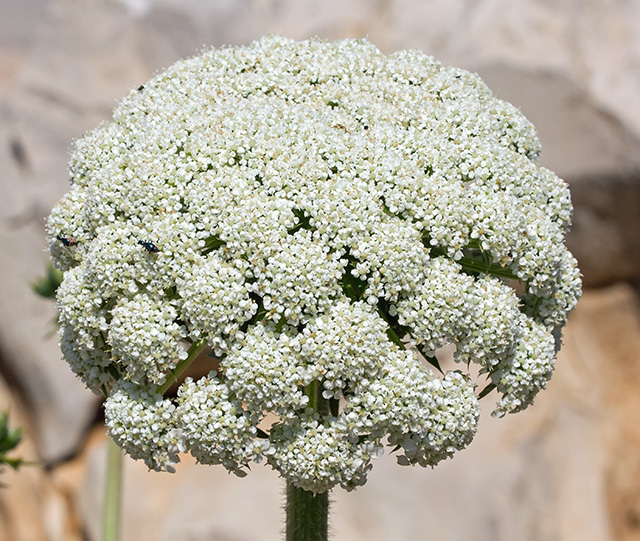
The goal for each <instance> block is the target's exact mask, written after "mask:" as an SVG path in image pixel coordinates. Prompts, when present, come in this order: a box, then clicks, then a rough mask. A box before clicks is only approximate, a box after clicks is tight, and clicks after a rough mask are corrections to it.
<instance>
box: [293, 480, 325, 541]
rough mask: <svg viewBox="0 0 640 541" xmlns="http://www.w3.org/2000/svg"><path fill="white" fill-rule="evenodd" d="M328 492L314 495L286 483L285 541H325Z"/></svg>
mask: <svg viewBox="0 0 640 541" xmlns="http://www.w3.org/2000/svg"><path fill="white" fill-rule="evenodd" d="M328 524H329V492H328V491H327V492H323V493H322V494H314V493H313V492H309V491H307V490H303V489H301V488H298V487H295V486H293V485H292V484H291V483H287V536H286V541H327V539H328V535H329V533H328V530H329V527H328Z"/></svg>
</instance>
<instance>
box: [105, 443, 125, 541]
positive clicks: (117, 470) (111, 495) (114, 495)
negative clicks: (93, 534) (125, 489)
mask: <svg viewBox="0 0 640 541" xmlns="http://www.w3.org/2000/svg"><path fill="white" fill-rule="evenodd" d="M106 475H107V477H106V480H105V491H104V503H103V506H102V541H118V539H119V538H120V504H121V502H120V500H121V494H122V450H121V449H120V447H118V445H117V444H116V442H114V441H113V440H112V439H111V438H108V443H107V472H106Z"/></svg>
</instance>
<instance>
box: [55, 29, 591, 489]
mask: <svg viewBox="0 0 640 541" xmlns="http://www.w3.org/2000/svg"><path fill="white" fill-rule="evenodd" d="M539 150H540V147H539V142H538V139H537V137H536V134H535V132H534V128H533V126H532V125H531V124H530V123H529V122H528V121H527V120H526V119H525V118H524V117H523V116H522V114H521V113H520V112H519V111H518V110H517V109H516V108H515V107H513V106H511V105H509V104H508V103H505V102H503V101H500V100H498V99H496V98H495V97H494V96H493V95H492V93H491V92H490V91H489V90H488V89H487V87H486V86H485V85H484V84H483V82H482V81H481V80H480V79H479V78H478V77H477V76H475V75H473V74H470V73H467V72H466V71H463V70H459V69H454V68H448V67H443V66H442V65H440V64H439V63H438V62H437V61H436V60H434V59H433V58H430V57H428V56H425V55H424V54H422V53H420V52H416V51H402V52H398V53H394V54H392V55H389V56H385V55H383V54H381V53H380V52H379V51H378V50H377V49H376V48H375V47H374V46H372V45H371V44H370V43H368V42H367V41H362V40H360V41H357V40H344V41H339V42H336V43H325V42H322V41H318V40H311V41H305V42H294V41H291V40H288V39H284V38H279V37H267V38H264V39H262V40H260V41H257V42H255V43H253V44H252V45H250V46H248V47H239V48H228V49H221V50H212V51H209V52H206V53H204V54H203V55H202V56H199V57H197V58H192V59H189V60H185V61H182V62H179V63H177V64H176V65H174V66H173V67H171V68H169V69H168V70H167V71H166V72H164V73H161V74H159V75H157V76H156V77H154V78H153V79H151V80H150V81H149V82H147V83H145V84H144V85H143V86H141V87H140V88H138V89H137V90H133V91H131V92H130V93H129V95H128V96H127V97H126V98H125V99H124V100H123V101H122V103H121V104H120V106H119V107H118V108H117V109H116V110H115V112H114V120H113V122H112V123H109V124H105V125H102V126H101V127H99V128H98V129H96V130H95V131H93V132H91V133H89V134H88V135H87V136H85V137H84V138H83V139H81V140H79V141H78V142H77V143H76V146H75V150H74V153H73V156H72V159H71V165H70V170H71V181H72V186H71V190H70V191H69V192H68V193H67V194H66V195H65V196H64V197H63V198H62V199H61V200H60V202H59V203H58V204H57V206H56V207H55V208H54V209H53V212H52V214H51V216H50V218H49V221H48V233H49V239H50V245H51V253H52V257H53V260H54V262H55V265H56V266H57V267H58V268H59V269H61V270H63V271H65V274H64V281H63V283H62V285H61V286H60V288H59V290H58V307H59V311H60V323H61V330H60V340H61V345H62V350H63V352H64V356H65V358H66V360H67V361H68V362H69V364H70V365H71V367H72V368H73V370H74V371H75V372H76V373H77V374H78V375H79V376H80V377H81V378H82V379H83V380H84V381H85V383H86V384H87V385H88V386H89V387H90V388H91V389H93V390H95V391H99V390H101V391H102V392H104V393H105V394H106V395H107V401H106V419H107V424H108V426H109V431H110V434H111V435H112V436H113V437H114V438H115V439H116V440H117V442H118V443H119V444H120V445H121V446H122V447H124V449H126V450H127V451H128V452H129V453H130V454H131V455H132V456H134V457H135V458H141V459H143V460H145V462H146V463H147V464H148V465H149V467H151V468H154V469H163V468H164V469H172V468H173V464H175V463H176V462H177V461H178V453H179V452H180V451H190V452H191V453H192V454H193V455H194V456H195V457H196V458H197V459H198V460H199V461H200V462H203V463H208V464H217V463H221V464H223V465H224V466H225V467H226V468H228V469H229V470H231V471H234V472H236V473H238V474H243V473H244V469H245V468H246V466H247V464H248V463H249V462H250V461H251V460H257V459H260V458H266V459H267V461H268V462H269V463H270V464H271V465H272V466H273V467H274V468H276V469H277V470H278V471H280V472H281V473H282V475H284V476H285V477H286V478H287V479H288V480H289V481H290V482H291V483H293V484H295V485H296V486H299V487H301V488H304V489H306V490H311V491H314V492H322V491H324V490H327V489H329V488H331V487H332V486H334V485H336V484H340V485H342V486H343V487H345V488H354V487H355V486H357V485H360V484H362V483H364V482H365V480H366V474H367V473H368V471H369V470H370V468H371V459H372V458H374V457H376V456H378V455H379V454H380V453H381V450H382V447H383V445H384V444H385V442H386V443H389V444H391V445H393V446H395V447H397V450H398V451H399V452H400V456H399V462H400V463H402V464H416V463H417V464H421V465H423V466H426V465H434V464H436V463H437V462H438V461H440V460H442V459H444V458H446V457H449V456H451V455H452V454H453V453H454V452H455V451H456V450H457V449H460V448H462V447H464V446H465V445H467V444H468V443H469V441H470V440H471V439H472V437H473V434H474V433H475V430H476V422H477V417H478V401H477V396H476V395H477V392H476V390H475V385H474V383H473V382H472V381H471V380H470V378H469V377H468V376H467V375H465V374H464V371H465V370H463V369H466V365H467V364H468V363H470V362H474V363H479V364H480V365H481V370H482V372H484V373H487V375H488V378H489V383H490V385H492V386H495V388H496V389H497V391H498V393H499V395H500V398H499V401H498V404H497V406H496V408H495V413H496V414H497V415H501V414H503V413H506V412H513V411H518V410H521V409H524V408H525V407H527V406H528V405H529V404H530V403H531V402H532V400H533V398H534V396H535V395H536V393H537V392H538V391H539V390H540V389H542V388H543V387H544V386H545V384H546V382H547V381H548V379H549V377H550V375H551V372H552V369H553V363H554V358H555V354H556V351H557V349H558V347H559V330H560V328H561V327H562V326H563V325H564V323H565V321H566V317H567V314H568V312H569V311H570V310H571V309H572V308H573V307H574V306H575V304H576V302H577V299H578V297H579V294H580V279H579V272H578V270H577V268H576V264H575V260H574V258H573V257H572V256H571V254H570V253H569V252H568V251H567V250H566V248H565V246H564V237H565V233H566V231H567V228H568V226H569V221H570V215H571V202H570V198H569V192H568V189H567V186H566V184H565V183H564V182H563V181H562V180H560V179H559V178H558V177H557V176H556V175H555V174H553V173H552V172H551V171H549V170H547V169H545V168H544V167H541V166H540V165H539V164H538V162H537V156H538V152H539ZM445 344H455V346H456V354H455V355H456V358H457V359H458V360H459V361H461V363H460V365H459V367H460V370H459V371H450V372H448V373H446V374H445V375H444V376H442V377H438V376H436V375H435V374H434V372H432V370H431V369H430V368H429V367H428V364H427V361H428V362H430V363H432V364H434V365H437V361H436V359H435V357H434V352H435V350H436V349H438V348H440V347H441V346H443V345H445ZM207 345H208V346H209V347H211V348H212V351H213V353H212V355H213V356H215V357H217V359H218V362H216V364H215V365H214V364H212V366H215V368H216V370H217V372H216V373H211V374H210V375H209V376H207V377H203V378H200V379H198V380H197V381H193V380H192V379H190V378H188V379H186V380H185V381H184V382H182V383H180V386H179V388H178V392H177V396H175V397H168V396H165V391H166V390H167V388H168V387H169V385H170V384H171V383H172V382H173V381H174V380H175V379H177V372H181V371H182V370H183V369H184V368H185V367H186V366H187V364H188V363H189V362H190V361H191V360H192V359H193V358H194V357H195V355H196V354H197V353H198V351H200V349H202V348H204V347H205V346H207ZM187 349H188V351H187ZM212 363H214V361H213V360H212ZM317 385H319V388H320V392H321V395H322V399H323V400H325V401H327V402H328V405H329V406H328V410H327V411H322V410H320V409H318V408H316V407H314V404H315V402H314V400H315V399H316V398H317V397H316V396H315V395H314V393H313V392H312V389H313V388H314V386H317ZM268 414H272V417H270V418H271V419H275V424H273V425H271V426H270V428H269V429H268V430H266V429H265V430H261V429H259V428H258V423H259V422H261V421H262V420H263V419H264V418H265V417H266V416H267V415H268ZM273 415H275V417H274V416H273ZM261 426H262V425H261Z"/></svg>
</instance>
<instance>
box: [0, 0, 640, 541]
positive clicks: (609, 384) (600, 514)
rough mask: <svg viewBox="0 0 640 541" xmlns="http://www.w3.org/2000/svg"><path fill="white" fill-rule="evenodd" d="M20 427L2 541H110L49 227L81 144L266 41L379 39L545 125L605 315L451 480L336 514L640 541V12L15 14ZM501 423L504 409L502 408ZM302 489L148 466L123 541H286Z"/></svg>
mask: <svg viewBox="0 0 640 541" xmlns="http://www.w3.org/2000/svg"><path fill="white" fill-rule="evenodd" d="M0 14H1V16H0V190H1V191H0V299H1V302H0V409H6V408H7V407H10V409H11V416H10V422H11V424H12V425H16V424H21V425H23V426H24V427H25V429H26V431H27V434H26V436H25V439H24V443H23V444H21V446H20V447H19V448H18V452H17V453H16V455H21V456H23V457H25V458H27V459H31V460H38V461H39V465H38V466H28V467H24V468H22V469H21V470H20V471H19V472H18V473H14V472H11V471H5V472H3V473H2V475H1V476H0V481H1V482H3V483H5V484H7V485H8V487H6V488H1V489H0V541H40V540H43V541H44V540H46V541H63V540H64V541H68V540H70V541H80V540H85V539H86V540H91V541H93V540H97V539H98V538H99V525H100V505H101V498H102V484H103V477H104V462H105V460H104V455H105V446H104V443H105V440H104V428H103V427H102V425H101V419H100V404H99V401H98V399H97V398H96V397H94V396H93V395H91V394H90V393H89V392H88V391H86V390H85V389H84V388H83V386H82V385H81V384H80V383H79V382H78V381H76V380H75V378H74V376H73V375H72V374H71V372H70V370H69V369H68V368H67V365H66V364H65V363H64V362H62V361H61V360H60V354H59V351H58V348H57V345H56V340H55V336H54V334H53V333H54V328H55V327H54V323H53V321H54V317H55V312H54V307H53V303H51V302H50V301H46V300H43V299H40V298H38V297H36V296H35V295H34V294H33V293H32V291H31V284H32V283H33V282H34V281H35V280H36V278H38V277H39V276H41V275H42V274H43V272H44V268H45V264H46V262H47V254H46V252H45V251H44V250H45V248H46V246H45V242H44V228H43V224H44V218H45V216H47V215H48V213H49V209H50V208H51V206H52V205H53V204H54V203H55V201H56V200H57V199H58V198H59V197H60V196H61V195H62V194H63V193H64V192H65V191H66V190H67V186H68V184H67V182H68V181H67V172H66V163H67V159H68V151H69V148H70V144H71V142H72V141H73V140H74V139H77V138H79V137H81V136H82V134H83V133H84V132H85V131H86V130H88V129H90V128H92V127H94V126H96V125H97V124H98V123H100V122H101V121H103V120H106V119H108V118H109V117H110V113H111V110H112V109H113V107H114V106H115V105H116V101H117V99H119V98H120V97H121V96H123V95H124V94H125V93H126V92H127V91H128V90H129V89H130V88H132V87H137V86H138V85H140V84H141V83H143V82H144V81H146V80H147V79H148V78H149V77H150V76H151V75H152V74H153V73H154V72H155V71H156V70H160V69H162V68H163V67H167V66H169V65H170V64H172V63H173V62H175V61H176V60H178V59H179V58H181V57H185V56H191V55H194V54H197V53H198V52H199V51H200V50H201V49H202V48H206V47H210V46H220V45H225V44H226V45H236V44H243V43H248V42H249V41H251V40H253V39H257V38H259V37H261V36H262V35H264V34H267V33H278V34H283V35H286V36H289V37H293V38H296V39H304V38H307V37H311V36H320V37H323V38H327V39H338V38H341V37H364V36H366V37H368V38H369V39H370V40H371V41H372V42H373V43H374V44H376V45H377V46H378V47H379V48H380V49H381V50H382V51H383V52H391V51H394V50H396V49H403V48H418V49H421V50H423V51H425V52H427V53H428V54H432V55H434V56H436V57H437V58H439V59H440V60H441V61H443V62H444V63H446V64H453V65H456V66H459V67H463V68H466V69H469V70H471V71H476V72H478V73H479V74H480V75H481V76H482V77H483V78H484V79H485V80H486V82H487V83H488V84H489V86H490V87H491V88H492V89H493V90H494V91H495V92H496V94H497V95H498V96H500V97H503V98H505V99H507V100H509V101H511V102H512V103H514V104H516V105H518V106H519V107H520V108H521V109H522V110H523V112H524V113H525V114H526V115H527V116H528V117H529V118H530V120H532V121H533V123H534V124H535V125H536V126H537V128H538V130H539V134H540V138H541V140H542V145H543V153H542V158H541V161H542V162H543V163H544V164H545V165H547V166H549V167H550V168H552V169H554V170H555V171H556V172H558V173H559V174H560V175H561V176H563V177H564V178H565V179H566V180H567V181H568V182H569V183H570V184H571V188H572V195H573V200H574V204H575V215H574V226H573V229H572V232H571V234H570V237H569V240H568V242H569V244H570V247H571V249H572V251H573V253H574V254H575V255H576V257H577V258H578V260H579V262H580V267H581V269H582V272H583V274H584V282H585V286H586V289H585V294H584V297H583V299H582V300H581V302H580V304H579V305H578V308H577V309H576V311H575V312H574V313H573V314H572V317H571V319H570V322H569V324H568V326H567V328H566V329H565V333H564V348H563V350H562V352H561V354H560V358H559V361H558V365H557V371H556V374H555V376H554V379H553V380H552V382H551V383H550V385H549V389H548V390H547V391H546V392H545V393H542V394H541V396H540V397H539V398H538V400H537V402H536V405H535V407H533V408H530V409H529V410H527V411H526V412H524V413H522V414H518V415H516V416H510V417H508V418H506V419H502V420H494V419H491V418H490V417H489V416H488V415H487V412H484V414H483V417H482V419H481V424H480V430H479V432H478V435H477V437H476V440H475V441H474V442H473V443H472V444H471V446H470V447H469V448H468V449H467V450H465V451H463V452H461V453H459V455H457V456H456V458H454V460H451V461H447V462H446V463H444V464H442V465H440V466H439V467H438V468H436V469H434V470H422V469H419V468H410V469H407V468H400V467H398V466H396V465H395V461H394V459H393V458H391V457H384V458H382V459H379V460H378V461H377V462H376V464H375V468H374V470H373V472H372V473H371V475H370V478H369V482H368V483H367V485H366V486H365V487H363V488H361V489H360V490H358V491H357V492H354V493H345V492H343V491H341V490H338V491H335V492H334V494H333V500H334V507H333V512H332V530H333V532H334V539H335V540H336V541H359V540H365V539H366V540H367V541H378V540H380V541H382V540H385V541H389V540H395V539H405V538H406V539H415V540H442V541H455V540H459V539H472V540H474V541H475V540H481V541H483V540H487V541H488V540H492V541H502V540H504V541H507V540H508V541H514V540H523V541H534V540H544V541H556V540H557V541H565V540H566V541H573V540H576V541H577V540H580V541H610V540H615V541H618V540H619V541H631V540H640V303H639V297H638V294H639V291H640V289H639V287H638V286H639V284H640V2H636V1H634V0H570V1H563V2H553V1H550V0H448V1H444V0H353V1H348V0H322V1H320V0H235V1H234V0H182V1H181V0H20V1H16V0H0ZM489 407H490V406H489V404H487V406H486V409H489ZM282 489H283V487H282V484H281V482H280V480H279V479H278V478H277V476H276V475H274V474H273V473H272V472H271V470H269V469H267V468H265V467H262V466H257V467H255V468H254V471H253V472H252V474H251V475H249V477H247V478H245V479H242V480H238V479H236V478H235V477H232V476H229V475H227V474H226V473H225V471H224V470H222V469H221V468H212V467H203V466H201V467H196V466H195V465H194V464H193V462H192V461H190V460H188V459H187V460H185V461H184V463H183V464H181V465H180V466H179V468H178V473H176V474H175V475H168V474H155V473H149V472H147V471H146V468H145V467H144V465H141V464H137V463H133V462H132V461H130V460H127V462H126V467H125V491H124V509H123V513H124V514H123V521H124V523H123V532H122V533H123V537H122V539H123V541H133V540H136V541H140V540H154V541H156V540H161V541H174V540H178V541H181V540H187V541H205V540H207V541H245V540H246V541H250V540H267V541H269V540H276V539H280V538H281V532H282V529H283V524H282V511H281V505H282V503H283V500H284V496H283V495H282Z"/></svg>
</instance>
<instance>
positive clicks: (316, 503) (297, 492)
mask: <svg viewBox="0 0 640 541" xmlns="http://www.w3.org/2000/svg"><path fill="white" fill-rule="evenodd" d="M305 394H306V395H307V396H308V397H309V406H310V407H312V408H313V409H314V411H316V412H317V413H319V414H320V422H322V417H323V416H324V415H329V400H327V399H326V398H324V397H323V396H322V385H321V384H320V382H318V381H314V382H312V383H311V384H310V385H309V386H307V388H306V389H305ZM286 510H287V526H286V528H287V534H286V541H327V540H328V539H329V492H328V491H326V492H323V493H322V494H315V493H313V492H309V491H307V490H304V489H302V488H298V487H296V486H294V485H293V484H291V483H290V482H288V483H287V504H286Z"/></svg>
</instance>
